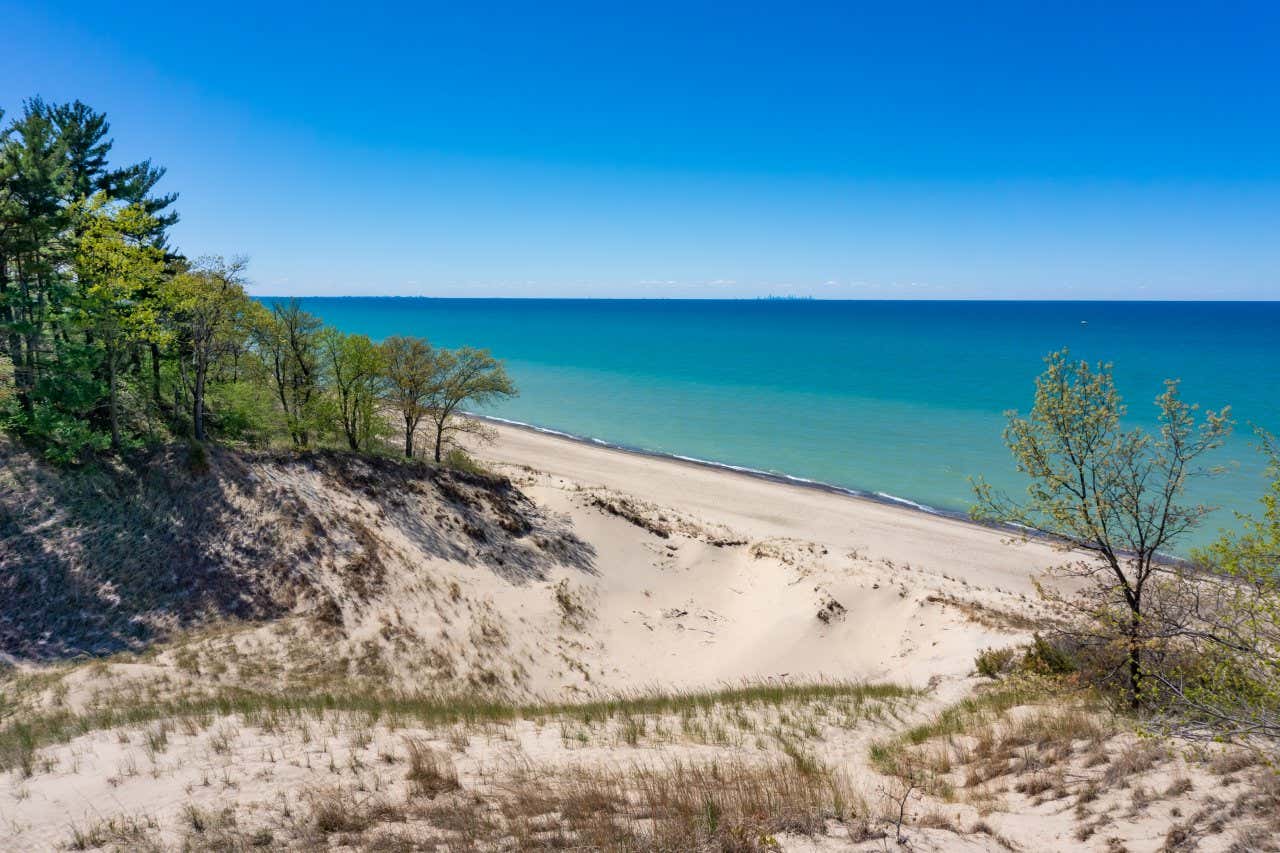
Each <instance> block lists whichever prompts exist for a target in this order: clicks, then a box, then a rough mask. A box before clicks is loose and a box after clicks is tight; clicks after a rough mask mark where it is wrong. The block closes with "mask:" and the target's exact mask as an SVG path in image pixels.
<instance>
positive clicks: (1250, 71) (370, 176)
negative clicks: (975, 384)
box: [0, 0, 1280, 299]
mask: <svg viewBox="0 0 1280 853" xmlns="http://www.w3.org/2000/svg"><path fill="white" fill-rule="evenodd" d="M197 6H199V9H200V10H199V11H198V12H195V11H192V12H188V11H185V9H186V8H188V7H190V8H193V9H194V8H197ZM610 7H617V8H614V9H611V8H610ZM619 9H621V10H619ZM1278 45H1280V3H1276V2H1274V1H1273V0H1272V2H1253V3H1249V2H1244V3H1238V2H1230V0H1218V2H1212V3H1210V2H1206V3H1179V2H1176V0H1172V2H1171V1H1170V0H1166V2H1160V3H1151V4H1125V3H1116V2H1097V3H1092V2H1069V3H1061V4H1058V3H1048V2H1045V3H1041V2H1015V3H989V2H964V3H960V2H939V3H905V2H896V3H883V4H866V3H855V2H844V3H833V4H830V5H818V4H806V3H803V2H790V3H775V4H755V3H744V2H737V3H724V4H716V5H713V4H697V3H690V2H679V3H670V4H667V3H659V2H642V3H630V4H609V3H582V4H560V3H554V2H539V3H529V4H522V5H506V4H493V3H467V2H453V3H447V4H439V5H436V4H432V3H413V4H404V5H403V6H395V5H388V4H381V3H375V2H365V3H341V4H337V3H325V2H323V0H317V2H312V3H306V4H296V5H290V4H283V3H274V2H263V0H259V2H256V3H252V4H249V3H238V2H232V0H224V2H218V3H210V4H184V3H181V2H175V0H167V2H163V3H160V2H155V3H149V2H134V3H113V2H108V0H100V1H99V2H84V0H81V2H63V0H41V2H27V3H13V2H10V0H0V107H3V108H4V109H6V110H7V111H8V112H10V114H12V112H13V111H15V110H17V109H18V108H19V107H20V105H21V102H22V100H23V98H25V97H27V96H29V95H35V94H40V95H42V96H44V97H45V98H46V99H48V100H70V99H73V98H80V99H82V100H85V101H86V102H88V103H90V104H91V105H93V106H94V107H96V108H97V109H100V110H104V111H105V112H107V113H108V115H109V117H110V119H111V121H112V125H113V134H114V136H115V138H116V147H117V152H118V157H119V158H121V159H124V158H129V159H133V158H139V157H143V156H150V157H152V158H153V159H154V160H155V161H156V162H157V163H160V164H163V165H165V166H167V167H168V169H169V175H168V177H167V178H166V182H165V185H164V187H165V189H169V190H175V191H178V192H180V193H181V194H182V197H181V199H180V201H179V210H180V212H181V213H182V217H183V219H182V222H181V224H180V225H179V226H178V227H177V229H176V231H175V242H176V244H177V246H178V247H179V248H180V249H181V250H182V251H184V252H186V253H187V254H191V255H198V254H206V253H220V254H237V253H242V254H247V255H249V256H250V258H251V271H252V274H253V278H254V290H255V291H256V292H258V293H269V294H425V295H440V296H461V295H473V296H672V297H674V296H692V297H729V296H756V295H762V294H769V293H778V294H782V293H788V294H799V295H813V296H817V297H871V298H969V297H997V298H1218V299H1224V298H1227V299H1229V298H1280V47H1278Z"/></svg>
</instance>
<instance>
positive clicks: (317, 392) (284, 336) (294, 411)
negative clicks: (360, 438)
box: [251, 299, 323, 447]
mask: <svg viewBox="0 0 1280 853" xmlns="http://www.w3.org/2000/svg"><path fill="white" fill-rule="evenodd" d="M251 322H252V329H253V340H254V343H255V345H256V348H257V351H258V354H259V356H260V357H261V358H262V360H263V362H264V363H265V364H266V366H267V371H268V374H269V375H270V378H271V382H272V388H273V390H274V391H275V393H276V398H277V399H278V400H279V401H280V406H281V409H282V410H283V412H284V416H285V422H286V424H287V428H288V431H289V437H290V438H291V439H292V440H293V444H294V446H295V447H308V446H310V444H311V439H312V437H313V434H314V432H315V430H316V428H317V426H319V422H320V420H321V418H320V416H319V414H320V413H319V408H320V404H321V402H322V400H321V397H322V393H321V379H322V375H321V371H322V368H323V363H322V356H321V349H320V333H321V329H322V327H323V324H322V323H321V322H320V319H319V318H318V317H315V316H313V315H312V314H308V313H307V312H306V311H304V310H302V303H301V302H299V301H298V300H297V299H290V300H289V301H287V302H283V303H276V304H274V305H272V306H271V308H270V309H265V310H259V311H255V312H254V314H253V319H252V321H251Z"/></svg>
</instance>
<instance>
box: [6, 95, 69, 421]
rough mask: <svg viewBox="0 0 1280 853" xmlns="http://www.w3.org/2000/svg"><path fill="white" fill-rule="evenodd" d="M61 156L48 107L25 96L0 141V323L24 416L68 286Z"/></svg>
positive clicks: (29, 410)
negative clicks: (20, 110) (25, 99)
mask: <svg viewBox="0 0 1280 853" xmlns="http://www.w3.org/2000/svg"><path fill="white" fill-rule="evenodd" d="M66 186H67V162H66V158H65V156H64V154H63V149H62V145H61V143H60V142H59V139H58V135H57V129H56V127H55V126H54V123H53V119H52V117H51V114H50V109H49V107H48V106H47V105H46V104H45V103H44V102H43V101H41V100H39V99H32V100H30V101H28V102H27V103H26V104H25V105H24V108H23V112H22V115H21V116H20V117H19V118H18V119H16V120H15V121H14V122H13V124H12V125H11V126H10V127H9V128H7V130H6V131H5V136H4V138H3V140H2V142H0V326H2V327H3V339H4V344H5V349H6V351H7V354H8V356H9V358H10V360H11V361H12V363H13V372H14V386H15V397H16V399H17V401H18V403H19V404H20V406H21V408H22V410H23V411H24V412H26V413H27V414H28V415H29V414H31V413H32V411H33V407H34V404H35V396H34V394H35V388H36V385H37V383H38V382H39V381H40V377H41V373H42V370H43V368H44V366H45V364H46V363H47V362H48V361H49V357H50V355H51V354H52V347H51V346H49V331H50V324H51V319H53V318H58V317H60V316H61V314H62V310H63V307H64V305H65V302H66V298H67V296H68V294H69V292H70V282H69V278H68V272H69V270H68V265H69V262H70V259H71V255H72V250H73V247H72V245H71V242H70V241H69V240H68V239H67V229H68V227H69V224H70V219H69V216H68V212H67V209H66V205H65V195H66Z"/></svg>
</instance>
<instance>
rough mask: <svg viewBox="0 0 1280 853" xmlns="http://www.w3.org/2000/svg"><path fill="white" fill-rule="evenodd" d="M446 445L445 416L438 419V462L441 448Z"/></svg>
mask: <svg viewBox="0 0 1280 853" xmlns="http://www.w3.org/2000/svg"><path fill="white" fill-rule="evenodd" d="M443 445H444V418H441V419H440V420H438V421H436V462H437V463H438V462H439V461H440V450H441V447H442V446H443Z"/></svg>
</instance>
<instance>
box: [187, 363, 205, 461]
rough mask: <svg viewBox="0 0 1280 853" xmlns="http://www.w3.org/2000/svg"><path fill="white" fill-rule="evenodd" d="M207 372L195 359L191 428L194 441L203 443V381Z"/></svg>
mask: <svg viewBox="0 0 1280 853" xmlns="http://www.w3.org/2000/svg"><path fill="white" fill-rule="evenodd" d="M208 372H209V369H208V366H207V365H203V364H201V363H200V360H199V358H197V359H196V370H195V373H196V375H195V383H194V387H193V389H192V393H191V397H192V399H193V402H192V404H191V428H192V431H193V432H194V433H195V436H196V441H204V379H205V374H206V373H208Z"/></svg>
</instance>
